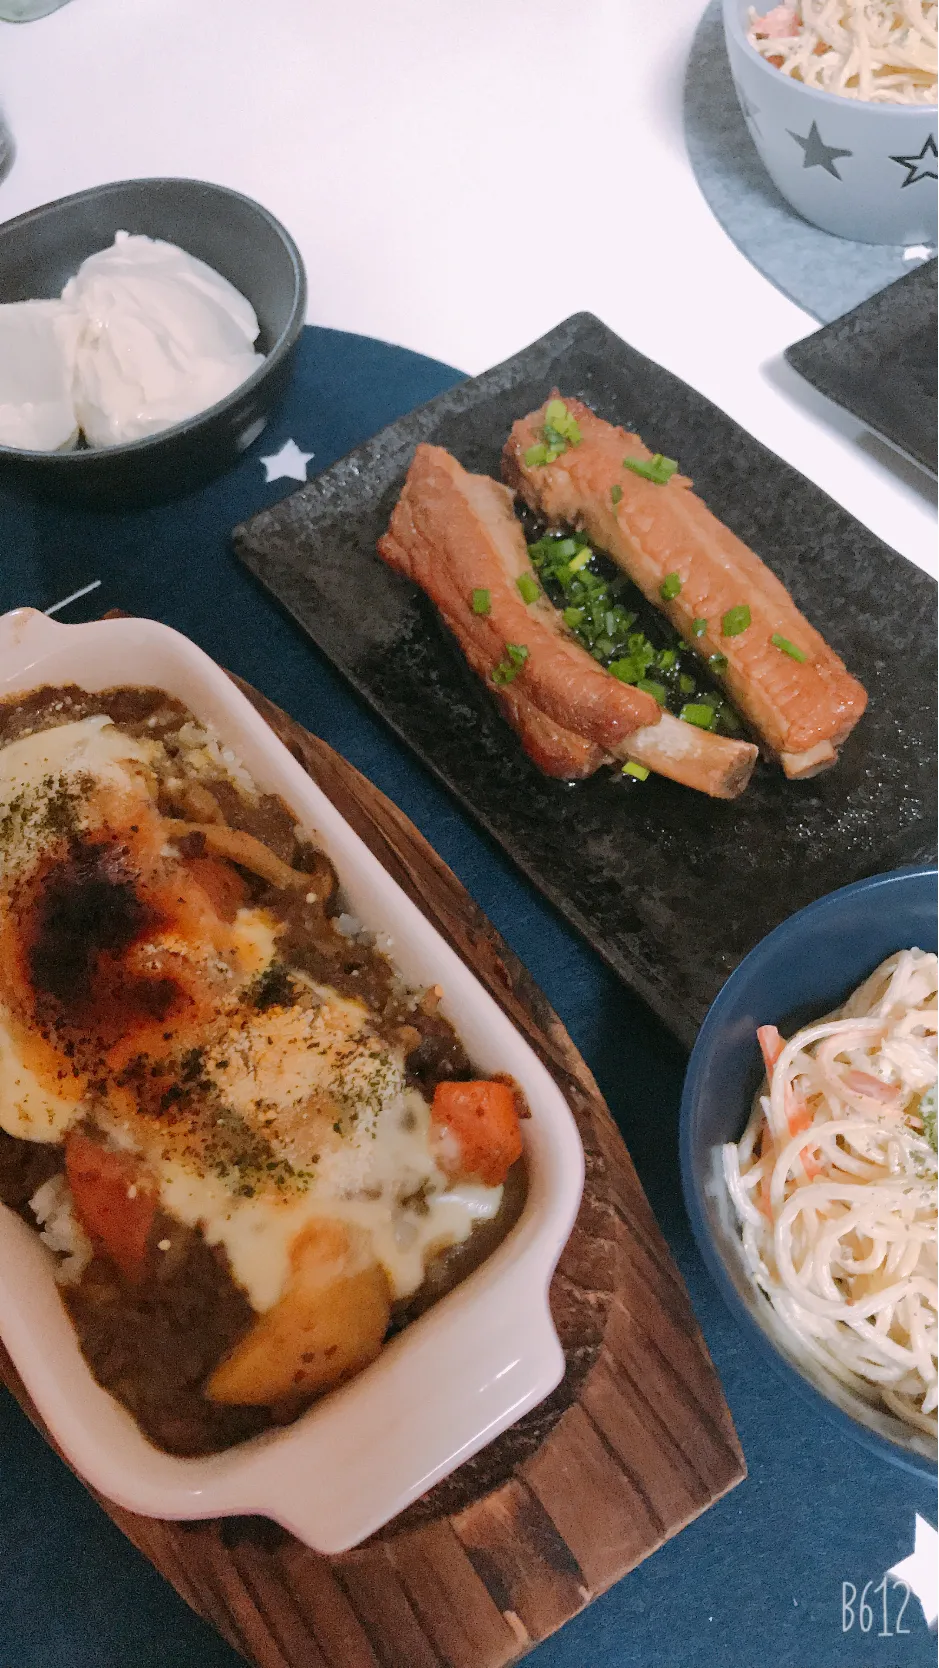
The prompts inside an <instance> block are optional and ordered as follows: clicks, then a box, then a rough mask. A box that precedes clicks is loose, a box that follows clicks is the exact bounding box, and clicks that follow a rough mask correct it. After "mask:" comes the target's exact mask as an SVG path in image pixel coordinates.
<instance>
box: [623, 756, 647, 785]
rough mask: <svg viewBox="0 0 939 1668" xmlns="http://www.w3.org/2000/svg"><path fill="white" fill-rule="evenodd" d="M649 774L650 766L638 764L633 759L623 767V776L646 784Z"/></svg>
mask: <svg viewBox="0 0 939 1668" xmlns="http://www.w3.org/2000/svg"><path fill="white" fill-rule="evenodd" d="M648 774H649V767H648V765H641V764H636V763H635V761H634V760H633V759H630V760H629V762H628V763H627V764H624V766H623V775H624V776H634V777H635V778H636V781H637V782H644V781H645V779H646V777H647V776H648Z"/></svg>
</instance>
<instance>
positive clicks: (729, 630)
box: [721, 602, 751, 637]
mask: <svg viewBox="0 0 939 1668" xmlns="http://www.w3.org/2000/svg"><path fill="white" fill-rule="evenodd" d="M750 624H751V619H750V610H749V608H748V607H747V604H746V603H745V602H741V603H738V605H737V607H736V608H728V610H727V613H726V614H725V615H724V618H723V619H722V620H721V631H722V633H723V635H724V636H725V637H739V636H740V633H741V632H742V631H746V630H747V628H748V626H749V625H750Z"/></svg>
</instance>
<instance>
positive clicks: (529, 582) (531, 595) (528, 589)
mask: <svg viewBox="0 0 939 1668" xmlns="http://www.w3.org/2000/svg"><path fill="white" fill-rule="evenodd" d="M515 583H516V585H517V586H518V589H519V592H520V594H521V598H522V601H523V602H535V601H537V599H538V597H540V595H541V586H540V585H539V584H538V581H537V579H534V578H533V577H532V575H531V574H530V573H523V574H521V575H520V576H519V578H518V579H516V581H515Z"/></svg>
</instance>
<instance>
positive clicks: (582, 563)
mask: <svg viewBox="0 0 939 1668" xmlns="http://www.w3.org/2000/svg"><path fill="white" fill-rule="evenodd" d="M592 556H593V551H592V550H591V549H590V547H589V545H585V546H584V548H583V550H578V552H577V555H576V556H575V557H574V558H573V560H572V561H571V563H570V571H571V573H580V570H581V568H585V567H586V566H587V563H588V562H589V561H590V559H591V557H592Z"/></svg>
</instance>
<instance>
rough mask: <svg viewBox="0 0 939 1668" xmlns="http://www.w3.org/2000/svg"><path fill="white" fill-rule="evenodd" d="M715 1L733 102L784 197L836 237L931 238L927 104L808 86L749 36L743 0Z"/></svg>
mask: <svg viewBox="0 0 939 1668" xmlns="http://www.w3.org/2000/svg"><path fill="white" fill-rule="evenodd" d="M723 4H724V34H725V37H726V40H727V54H728V57H729V59H730V68H731V73H732V75H733V78H734V85H735V87H736V89H737V97H738V99H739V100H740V108H741V110H742V111H743V114H744V117H745V119H746V123H747V127H748V128H749V130H750V137H751V138H752V140H753V143H754V145H755V146H756V148H757V150H758V152H759V154H760V157H761V159H762V161H763V164H764V166H765V168H766V171H767V173H768V174H769V175H770V178H771V179H772V180H773V182H774V184H775V185H776V186H777V187H778V188H779V190H780V191H781V192H782V194H783V196H784V197H785V198H786V201H787V202H789V203H791V205H792V207H793V208H794V209H796V210H797V211H798V213H799V214H801V215H802V216H803V217H804V219H806V220H809V221H811V223H812V225H813V226H820V227H821V229H822V231H824V232H834V233H835V234H836V236H838V237H846V238H853V239H856V240H857V241H858V242H860V243H890V244H902V245H904V246H908V245H910V244H928V245H929V246H930V247H932V246H934V245H935V242H936V155H937V147H936V107H935V105H922V104H919V105H903V104H870V103H868V102H865V101H864V100H861V99H853V98H842V97H841V96H840V95H839V94H837V93H825V92H821V91H820V90H819V89H818V88H816V87H806V86H805V85H804V84H803V82H801V81H794V80H793V79H792V77H791V76H788V75H781V74H780V72H779V70H778V69H776V68H775V66H774V65H773V64H770V63H767V61H766V59H765V58H762V57H761V56H760V54H759V53H758V52H757V51H756V50H755V48H754V47H752V46H751V45H750V42H749V41H748V40H747V27H748V20H749V15H750V10H751V3H750V0H723ZM771 5H772V0H766V4H765V5H760V6H758V7H757V11H758V13H759V14H763V13H765V12H766V11H768V10H769V9H770V6H771Z"/></svg>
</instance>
